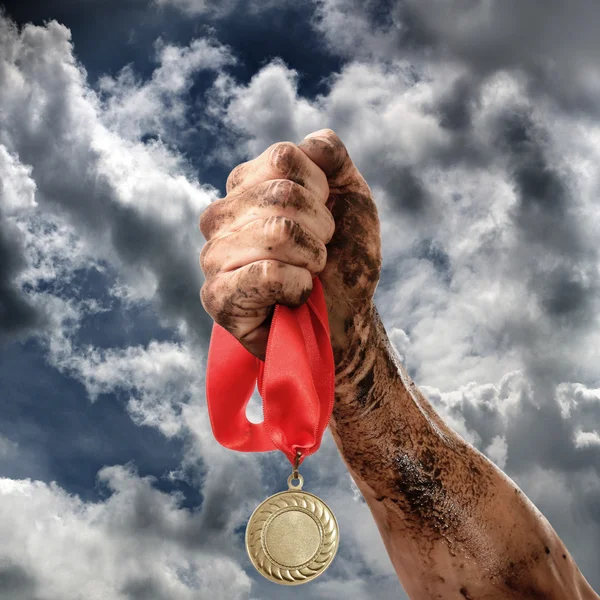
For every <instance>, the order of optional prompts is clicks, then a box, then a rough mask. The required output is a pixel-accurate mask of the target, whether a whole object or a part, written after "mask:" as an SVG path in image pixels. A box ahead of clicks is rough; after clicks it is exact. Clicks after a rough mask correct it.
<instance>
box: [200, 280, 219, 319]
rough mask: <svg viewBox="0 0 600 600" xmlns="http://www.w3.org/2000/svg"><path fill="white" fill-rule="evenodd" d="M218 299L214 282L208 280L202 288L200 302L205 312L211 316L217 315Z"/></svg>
mask: <svg viewBox="0 0 600 600" xmlns="http://www.w3.org/2000/svg"><path fill="white" fill-rule="evenodd" d="M216 298H217V296H216V294H215V293H214V287H213V285H212V282H210V281H208V280H206V281H205V282H204V284H203V285H202V287H201V288H200V301H201V302H202V306H203V307H204V310H205V311H206V312H207V313H208V314H209V315H211V316H212V315H214V314H215V313H216V308H217V307H216Z"/></svg>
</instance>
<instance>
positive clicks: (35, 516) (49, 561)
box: [0, 466, 250, 600]
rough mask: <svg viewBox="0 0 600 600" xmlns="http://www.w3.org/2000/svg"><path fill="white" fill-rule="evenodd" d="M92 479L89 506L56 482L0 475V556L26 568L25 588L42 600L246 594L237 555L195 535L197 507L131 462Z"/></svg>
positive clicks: (183, 599) (225, 598)
mask: <svg viewBox="0 0 600 600" xmlns="http://www.w3.org/2000/svg"><path fill="white" fill-rule="evenodd" d="M98 477H99V482H101V483H102V484H103V485H105V486H106V487H107V488H108V491H109V492H110V496H109V497H108V498H107V499H106V500H104V501H102V502H96V503H92V502H83V501H82V500H81V499H80V498H79V497H77V496H72V495H70V494H68V493H66V492H65V491H64V490H63V489H61V488H60V487H59V486H57V485H56V484H54V483H52V484H45V483H43V482H40V481H31V480H21V481H17V480H10V479H0V517H1V518H0V537H1V538H2V547H1V549H0V561H1V562H3V563H6V564H7V565H9V566H8V567H5V569H6V570H7V572H9V573H10V572H11V570H12V572H16V573H19V572H25V573H27V576H28V579H27V580H26V581H25V582H24V583H23V587H26V585H28V586H29V589H31V588H32V587H33V588H34V589H35V590H39V595H37V594H36V597H42V594H43V597H44V598H48V599H49V600H54V599H56V600H58V599H59V598H69V599H72V600H77V599H82V600H83V599H84V598H86V599H90V600H96V599H97V600H100V599H104V598H111V599H114V600H121V599H123V600H124V599H128V600H129V599H132V598H144V599H147V600H151V599H155V598H156V599H159V598H160V599H163V598H164V599H166V598H169V599H170V600H171V599H172V600H188V599H189V600H192V599H193V598H197V597H198V594H199V593H202V591H203V590H204V591H205V590H207V589H210V590H211V597H214V598H215V599H221V600H232V599H235V598H239V599H241V598H245V597H247V594H248V592H249V590H250V579H249V578H248V576H247V575H246V574H245V573H244V571H243V570H242V569H241V568H240V567H239V566H238V564H237V562H236V561H234V560H232V559H231V558H230V557H228V556H225V555H221V554H220V553H219V552H218V551H217V550H216V549H213V550H212V551H209V552H207V551H206V548H203V547H202V540H201V539H198V538H196V539H194V531H199V528H198V523H199V521H200V515H199V514H194V513H191V512H190V511H189V510H187V509H184V508H181V507H180V506H179V505H178V502H179V499H178V498H177V497H176V496H175V495H168V494H165V493H163V492H160V491H158V490H157V489H155V488H154V487H153V486H152V480H151V479H149V478H144V477H139V476H138V475H137V473H135V471H133V470H132V469H131V468H130V467H123V466H113V467H105V468H104V469H102V470H101V471H100V472H99V475H98ZM14 592H15V595H14V597H19V596H18V593H19V590H18V589H16V590H14Z"/></svg>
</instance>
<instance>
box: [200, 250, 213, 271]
mask: <svg viewBox="0 0 600 600" xmlns="http://www.w3.org/2000/svg"><path fill="white" fill-rule="evenodd" d="M212 244H213V243H212V242H206V244H204V246H203V248H202V250H200V267H201V269H202V271H203V272H204V275H205V276H206V275H208V274H209V273H208V271H209V266H210V265H209V264H208V263H209V261H208V259H207V254H208V253H209V252H210V249H211V247H212Z"/></svg>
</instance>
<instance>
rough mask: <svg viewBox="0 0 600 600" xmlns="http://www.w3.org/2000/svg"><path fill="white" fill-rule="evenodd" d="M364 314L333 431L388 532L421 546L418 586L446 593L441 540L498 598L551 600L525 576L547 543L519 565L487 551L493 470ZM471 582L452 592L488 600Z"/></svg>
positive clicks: (342, 373)
mask: <svg viewBox="0 0 600 600" xmlns="http://www.w3.org/2000/svg"><path fill="white" fill-rule="evenodd" d="M369 314H370V315H371V322H370V323H369V324H368V325H367V324H366V323H365V322H364V321H361V320H359V319H358V318H355V319H354V325H355V327H356V325H358V328H357V329H356V328H355V329H353V328H352V327H351V326H350V322H349V321H348V322H347V323H346V330H347V333H349V334H350V341H351V346H352V350H351V351H350V352H348V353H347V355H346V356H345V357H344V359H343V360H342V361H341V362H340V363H339V364H338V365H337V367H336V402H335V405H334V409H333V415H332V419H331V423H330V430H331V433H332V435H333V437H334V439H335V441H336V443H337V445H338V448H339V449H340V452H341V454H342V456H343V457H344V460H345V462H346V464H347V465H348V466H349V468H350V470H351V472H352V474H353V477H354V479H355V480H356V481H357V483H359V482H361V483H362V484H363V486H366V487H368V488H370V490H372V492H373V494H372V500H371V502H373V503H377V504H379V505H381V506H382V507H383V508H384V510H385V523H384V526H385V528H387V530H388V531H390V532H392V531H393V532H394V533H393V535H394V536H395V537H398V538H400V539H406V538H410V539H412V540H414V541H416V542H417V544H418V548H419V553H420V562H421V564H422V565H423V567H424V571H425V572H429V576H430V578H431V584H430V585H429V584H427V583H423V590H427V592H428V593H430V597H446V596H444V595H443V594H444V593H449V589H450V588H448V587H444V585H446V586H447V585H448V584H444V583H443V582H442V581H441V579H440V578H439V576H436V575H435V568H436V564H437V563H436V557H437V556H439V546H440V544H442V545H443V547H445V549H446V550H445V552H447V554H448V555H449V556H450V557H451V559H450V560H453V561H454V560H456V561H457V562H456V567H455V568H456V571H457V572H458V573H462V572H463V571H464V562H461V561H460V560H459V559H461V558H463V557H467V558H469V559H470V561H475V560H479V561H480V562H481V563H482V564H481V566H480V567H479V571H478V577H480V578H481V579H483V578H485V580H487V581H488V582H489V583H488V588H487V589H488V590H491V589H495V590H497V591H498V596H497V597H498V598H525V597H527V598H547V597H548V596H546V595H544V592H542V591H541V590H540V589H538V588H537V587H536V585H535V584H533V583H532V582H531V572H532V569H533V568H535V566H536V565H538V564H540V563H541V562H542V561H543V560H544V559H545V557H546V556H548V555H550V548H549V546H548V545H545V544H543V543H542V544H541V545H540V546H539V547H538V549H533V550H532V551H524V552H523V555H522V556H520V557H519V558H518V559H517V558H516V557H515V558H513V556H514V555H513V554H511V553H510V552H504V555H503V554H502V552H500V551H498V550H496V549H494V550H493V551H492V552H490V550H489V548H486V547H485V544H484V541H485V540H484V541H482V540H481V539H480V538H478V536H477V535H473V533H472V527H473V524H474V523H475V524H477V523H481V522H483V520H484V519H486V518H487V519H489V517H487V514H486V511H487V510H489V507H490V506H493V503H494V496H495V494H496V490H497V488H498V477H497V473H496V471H495V470H494V467H492V466H491V464H490V463H489V461H487V459H486V458H485V457H483V456H481V455H480V454H478V453H477V452H476V451H474V450H473V449H472V448H471V447H469V446H467V445H466V444H465V443H464V442H463V441H462V440H461V439H460V438H458V436H456V434H454V433H453V432H452V430H450V429H449V428H448V427H447V426H446V425H445V423H444V422H443V421H442V419H441V418H440V417H439V415H437V413H436V412H435V411H434V409H433V408H432V407H431V405H430V404H429V402H428V401H427V400H426V399H425V398H424V397H423V396H422V395H421V394H420V392H419V391H418V389H417V388H416V386H415V385H414V383H413V382H412V381H410V379H409V378H408V375H407V374H406V372H405V371H403V369H402V367H401V365H400V363H399V361H398V359H397V357H396V356H395V354H394V353H393V349H392V348H391V346H390V345H389V340H388V339H387V336H386V335H385V330H384V328H383V324H382V323H381V319H380V318H379V315H378V313H377V310H376V309H375V307H374V306H373V307H372V310H371V311H370V313H369ZM515 492H516V493H515V497H522V494H520V493H517V492H518V490H515ZM365 498H366V499H367V502H369V497H368V496H365ZM490 531H491V529H490ZM498 531H499V532H501V531H502V525H501V524H499V525H498ZM516 533H517V534H518V532H516ZM508 535H512V533H511V534H508ZM482 544H484V545H483V546H482ZM436 548H437V550H436ZM411 552H414V546H411ZM482 557H483V559H482ZM461 567H462V569H461ZM436 577H437V579H436ZM471 577H472V576H471V575H469V576H468V577H466V578H465V583H464V584H463V585H462V586H459V587H458V588H455V589H454V591H453V592H452V593H453V594H456V593H457V592H458V593H459V594H460V595H461V597H464V598H469V599H471V600H475V599H476V598H478V597H487V598H491V597H492V596H489V595H485V596H482V595H481V589H482V588H481V587H480V585H476V586H475V585H472V584H471V583H469V581H471V579H470V578H471ZM442 579H443V578H442ZM439 586H442V587H439ZM440 590H442V592H440ZM438 593H441V595H440V596H438ZM502 594H504V595H502ZM523 594H525V595H523Z"/></svg>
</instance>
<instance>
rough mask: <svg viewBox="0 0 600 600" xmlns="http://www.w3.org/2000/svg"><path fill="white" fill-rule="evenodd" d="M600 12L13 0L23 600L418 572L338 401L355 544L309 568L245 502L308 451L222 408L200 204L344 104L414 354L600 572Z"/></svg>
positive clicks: (13, 250)
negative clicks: (243, 444)
mask: <svg viewBox="0 0 600 600" xmlns="http://www.w3.org/2000/svg"><path fill="white" fill-rule="evenodd" d="M599 19H600V4H598V3H594V2H592V1H591V0H589V1H588V0H573V1H572V2H570V3H568V5H567V3H564V2H560V1H559V0H530V1H529V2H527V3H523V2H520V1H519V0H469V1H467V0H447V1H446V2H440V1H439V0H396V1H394V0H388V1H381V2H374V1H371V0H367V1H364V0H307V1H306V2H302V3H299V2H292V1H291V0H260V1H256V2H241V1H239V0H226V1H217V0H108V1H107V0H103V1H100V0H64V1H60V2H59V1H57V0H48V1H47V2H44V3H40V2H30V1H28V0H16V1H14V2H4V3H1V2H0V539H1V540H2V544H0V599H2V600H4V599H7V600H8V599H10V600H79V599H86V600H96V599H102V600H105V599H107V598H110V599H111V600H167V599H168V600H192V599H194V600H196V599H205V598H206V599H208V598H210V599H211V600H220V599H227V600H238V599H239V600H269V599H275V598H277V599H284V600H285V599H286V598H297V597H299V596H298V594H302V597H303V598H307V599H309V600H310V599H313V598H314V599H325V600H337V599H344V600H361V599H366V598H372V597H377V598H378V599H380V600H392V599H398V598H400V599H403V598H407V596H406V594H405V593H404V592H403V591H402V588H401V586H400V583H399V581H398V578H397V576H396V574H395V572H394V570H393V568H392V565H391V562H390V560H389V557H388V555H387V553H386V550H385V548H384V545H383V542H382V540H381V538H380V536H379V533H378V530H377V528H376V525H375V523H374V521H373V519H372V517H371V513H370V512H369V510H368V508H367V506H366V504H365V502H364V500H363V499H362V497H361V495H360V493H359V492H358V490H357V488H356V486H355V485H354V483H353V481H352V479H351V477H350V475H349V474H348V471H347V470H346V468H345V466H344V464H343V462H342V460H341V458H340V456H339V453H338V451H337V448H336V446H335V444H334V443H333V440H332V438H331V436H330V434H329V432H326V433H325V436H324V439H323V445H322V448H321V450H320V451H319V452H318V453H317V454H316V455H315V456H314V457H311V458H310V459H309V460H307V461H306V462H305V463H304V465H303V469H304V470H303V475H304V477H305V481H306V483H305V487H306V489H307V490H309V491H311V492H313V493H316V494H317V495H319V496H320V497H321V498H323V499H324V500H325V501H326V502H327V503H328V504H329V505H330V506H331V508H332V509H333V511H334V512H335V514H336V516H337V519H338V522H339V524H340V530H341V533H340V546H339V550H338V554H337V556H336V558H335V560H334V562H333V563H332V565H331V566H330V567H329V569H328V570H327V571H326V572H325V573H324V574H323V575H322V576H320V577H319V578H317V579H316V580H314V581H313V582H311V583H309V584H307V585H304V586H301V588H283V587H281V586H278V585H276V584H272V583H270V582H269V581H267V580H266V579H264V578H263V577H262V576H260V575H259V574H258V573H256V572H255V571H254V568H253V567H252V565H251V564H250V561H249V559H248V557H247V555H246V550H245V546H244V531H245V525H246V523H247V521H248V519H249V517H250V514H251V513H252V511H253V510H254V508H255V507H256V506H257V505H258V504H259V503H260V502H261V501H262V500H263V499H265V498H266V497H267V496H268V495H270V494H273V493H276V492H278V491H281V490H283V489H285V482H286V479H287V476H288V474H289V473H288V471H289V463H288V462H287V460H286V459H285V458H283V456H282V455H281V454H280V453H278V452H270V453H262V454H244V453H237V452H233V451H231V450H227V449H225V448H223V447H221V446H220V445H219V444H218V443H217V442H216V441H215V440H214V437H213V435H212V431H211V429H210V423H209V420H208V415H207V409H206V396H205V387H204V386H205V381H204V374H205V367H206V356H207V349H208V344H209V338H210V332H211V328H212V320H211V318H210V317H209V316H208V315H207V314H206V313H205V311H204V309H203V307H202V305H201V302H200V298H199V290H200V287H201V286H202V283H203V275H202V272H201V269H200V267H199V264H198V256H199V253H200V250H201V248H202V246H203V244H204V242H205V241H204V239H203V238H202V236H201V234H200V231H199V229H198V219H199V216H200V214H201V213H202V211H203V210H204V209H205V208H206V206H208V204H209V203H210V202H213V201H214V200H216V199H218V198H222V197H224V195H225V181H226V178H227V175H228V173H229V172H230V171H231V170H232V169H233V167H235V165H237V164H238V163H240V162H244V161H246V160H250V159H252V158H254V157H255V156H257V155H259V154H260V153H262V152H263V151H264V150H265V149H266V148H267V147H268V146H270V145H271V144H273V143H275V142H279V141H292V142H294V143H299V142H300V140H302V138H303V137H304V136H305V135H306V134H308V133H310V132H311V131H315V130H317V129H321V128H325V127H328V128H331V129H333V130H334V131H335V132H336V133H337V134H338V135H339V137H340V138H341V139H342V140H343V141H344V143H345V144H346V146H347V148H348V150H349V152H350V155H351V157H352V158H353V161H354V163H355V164H356V165H357V167H358V169H359V170H360V172H361V173H362V174H363V175H364V177H365V178H366V180H367V182H368V183H369V186H370V188H371V190H372V191H373V194H374V197H375V200H376V203H377V207H378V211H379V215H380V221H381V230H382V244H383V270H382V274H381V280H380V282H379V285H378V288H377V291H376V295H375V304H376V306H377V308H378V310H379V313H380V315H381V317H382V321H383V323H384V326H385V328H386V331H387V332H388V335H389V337H390V340H391V341H392V343H393V345H394V347H395V349H396V351H397V353H398V355H399V356H400V357H401V359H402V361H403V363H404V365H405V366H406V368H407V369H408V371H409V373H410V375H411V376H412V377H413V379H414V380H415V382H416V383H417V385H418V386H419V387H420V389H421V390H422V391H423V392H424V393H425V395H426V396H427V397H428V398H429V399H430V401H431V402H432V404H433V406H434V407H435V409H436V410H437V411H438V412H439V413H440V414H441V415H442V416H443V418H444V419H445V420H446V422H447V423H448V424H449V425H450V426H451V427H452V428H453V429H454V430H455V431H456V432H457V433H459V434H460V435H461V436H462V437H463V438H464V439H465V440H467V441H468V442H470V443H471V444H472V445H473V446H475V447H476V448H477V449H479V450H480V451H481V452H483V453H484V454H486V455H487V456H488V457H489V458H490V459H491V460H493V461H494V462H495V463H496V464H497V465H498V466H499V467H500V468H502V469H503V470H504V471H505V472H506V473H507V474H508V475H509V476H510V477H511V478H512V479H513V480H514V481H515V482H516V483H517V484H518V485H519V486H520V487H521V489H522V490H523V491H524V492H525V494H527V496H528V497H529V498H530V499H531V500H532V501H533V502H534V504H535V505H536V506H537V507H538V508H539V509H540V510H541V511H542V513H543V514H544V515H545V516H546V517H547V518H548V520H549V521H550V523H551V524H552V526H553V527H554V529H555V530H556V531H557V533H558V534H559V536H560V537H561V539H562V540H563V541H564V543H565V544H566V546H567V548H568V549H569V551H570V553H571V554H572V556H573V558H574V559H575V561H576V563H577V564H578V566H579V568H580V569H581V571H582V573H583V574H584V576H585V577H586V579H587V580H588V581H589V582H590V584H591V585H592V587H594V589H595V590H596V591H598V592H600V571H599V570H598V568H597V567H598V564H599V560H600V367H599V365H600V320H599V318H598V314H599V311H598V309H599V305H600V294H599V291H600V271H599V264H600V263H599V259H600V256H599V250H598V244H597V239H598V232H599V231H600V204H599V202H598V197H599V195H600V194H599V193H600V171H599V168H598V165H599V164H600V60H599V55H600V38H598V36H597V31H596V29H597V28H596V24H597V23H598V20H599ZM249 410H250V411H251V414H252V415H253V416H254V418H259V416H260V398H259V397H258V396H257V394H256V393H255V395H254V396H253V400H252V403H251V406H250V409H249Z"/></svg>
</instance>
